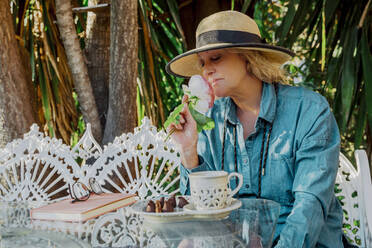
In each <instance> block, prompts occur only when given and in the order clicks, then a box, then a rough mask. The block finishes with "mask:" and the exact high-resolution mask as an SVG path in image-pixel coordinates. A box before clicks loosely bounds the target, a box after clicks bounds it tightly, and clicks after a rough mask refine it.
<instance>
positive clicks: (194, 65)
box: [165, 43, 295, 78]
mask: <svg viewBox="0 0 372 248" xmlns="http://www.w3.org/2000/svg"><path fill="white" fill-rule="evenodd" d="M223 48H236V49H242V50H243V51H244V50H256V51H262V52H266V53H270V54H271V56H275V57H276V58H275V60H276V61H279V62H280V63H282V64H284V63H285V62H286V61H288V60H290V59H291V57H293V56H294V55H295V54H294V53H293V52H292V51H291V50H289V49H286V48H284V47H280V46H273V45H269V44H266V43H235V44H231V43H225V44H224V43H222V44H221V43H219V44H209V45H205V46H203V47H200V48H195V49H192V50H190V51H187V52H185V53H182V54H180V55H178V56H176V57H175V58H173V59H172V60H171V61H169V63H168V64H167V65H166V67H165V70H166V71H167V72H168V73H169V74H171V75H174V76H176V77H183V78H189V77H191V76H192V75H200V74H201V68H200V66H199V58H198V55H197V54H198V53H200V52H205V51H209V50H217V49H223Z"/></svg>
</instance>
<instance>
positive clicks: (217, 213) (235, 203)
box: [183, 199, 242, 219]
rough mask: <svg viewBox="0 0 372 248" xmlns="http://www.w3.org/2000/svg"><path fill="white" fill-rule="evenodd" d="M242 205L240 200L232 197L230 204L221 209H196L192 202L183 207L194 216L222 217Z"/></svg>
mask: <svg viewBox="0 0 372 248" xmlns="http://www.w3.org/2000/svg"><path fill="white" fill-rule="evenodd" d="M241 206H242V202H241V201H239V200H237V199H232V201H231V204H230V205H229V206H226V207H225V208H221V209H211V210H197V209H195V206H194V204H193V203H189V204H187V205H186V206H184V207H183V209H184V211H185V212H189V213H190V214H192V215H193V217H194V218H208V219H224V218H226V217H227V216H229V214H230V212H231V211H233V210H235V209H238V208H240V207H241Z"/></svg>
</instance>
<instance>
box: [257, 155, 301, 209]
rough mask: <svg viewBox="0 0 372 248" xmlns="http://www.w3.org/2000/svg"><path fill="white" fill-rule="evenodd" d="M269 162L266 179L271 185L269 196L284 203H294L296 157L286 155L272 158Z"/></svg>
mask: <svg viewBox="0 0 372 248" xmlns="http://www.w3.org/2000/svg"><path fill="white" fill-rule="evenodd" d="M268 162H269V163H268V164H267V169H266V170H267V173H268V174H267V176H265V177H264V178H265V180H266V181H267V183H268V184H269V185H270V186H268V187H267V188H269V189H270V191H269V192H265V193H267V197H268V198H269V199H272V200H274V201H276V202H279V203H281V204H282V205H292V203H293V202H294V197H293V194H292V187H293V181H294V169H293V168H294V159H293V158H287V157H286V156H283V155H281V156H277V157H276V158H271V159H270V160H269V161H268Z"/></svg>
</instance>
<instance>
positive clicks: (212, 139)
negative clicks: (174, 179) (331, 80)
mask: <svg viewBox="0 0 372 248" xmlns="http://www.w3.org/2000/svg"><path fill="white" fill-rule="evenodd" d="M196 44H197V48H196V49H193V50H190V51H188V52H186V53H184V54H181V55H179V56H177V57H175V58H174V59H173V60H172V61H170V62H169V64H168V65H167V71H168V73H170V74H173V75H176V76H182V77H190V76H192V75H195V74H199V75H202V76H203V77H204V78H205V79H206V80H207V81H208V82H209V83H210V84H211V85H212V88H213V91H214V93H215V95H216V96H217V97H219V99H218V100H216V101H215V104H214V106H213V108H212V109H211V110H210V111H209V112H208V115H209V116H210V117H211V118H213V119H214V121H215V128H214V129H213V130H209V131H203V132H201V133H200V134H198V133H197V129H196V122H195V121H194V120H193V118H192V116H191V114H190V112H189V110H188V108H187V97H184V99H183V102H184V103H186V105H185V108H184V109H183V111H182V113H181V118H180V123H179V124H172V125H171V127H170V128H175V129H176V131H175V132H174V133H173V135H172V138H173V140H175V142H177V143H178V144H179V147H180V150H181V160H182V166H181V182H180V187H181V192H182V193H183V194H187V193H188V192H189V181H188V175H189V173H191V172H195V171H204V170H225V171H228V172H232V171H237V172H239V173H241V174H242V175H243V177H244V180H243V181H244V182H243V187H242V188H241V189H240V191H239V195H238V197H252V198H266V199H271V200H274V201H276V202H279V203H280V204H281V213H280V218H279V221H278V225H277V227H276V232H275V236H274V240H275V245H276V246H275V247H315V246H316V247H343V244H342V230H341V228H342V209H341V207H340V204H339V202H338V200H337V199H336V197H335V195H334V191H333V190H334V183H335V178H336V173H337V168H338V155H339V144H340V136H339V131H338V127H337V124H336V121H335V119H334V117H333V114H332V112H331V110H330V107H329V105H328V103H327V101H326V100H325V99H324V97H322V96H320V95H319V94H317V93H314V92H312V91H309V90H306V89H304V88H302V87H293V86H289V85H285V76H284V72H283V71H282V69H281V65H282V64H283V63H284V62H286V61H287V60H288V59H290V57H291V56H293V53H292V52H291V51H289V50H287V49H285V48H282V47H278V46H273V45H269V44H266V43H265V42H263V41H262V40H261V38H260V32H259V29H258V27H257V24H256V23H255V22H254V20H252V19H251V18H249V17H248V16H246V15H244V14H242V13H240V12H235V11H223V12H219V13H216V14H213V15H211V16H209V17H207V18H205V19H204V20H202V21H201V22H200V24H199V26H198V28H197V31H196ZM234 183H235V182H233V181H232V182H231V185H232V187H234Z"/></svg>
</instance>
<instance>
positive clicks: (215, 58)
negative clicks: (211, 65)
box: [211, 55, 221, 61]
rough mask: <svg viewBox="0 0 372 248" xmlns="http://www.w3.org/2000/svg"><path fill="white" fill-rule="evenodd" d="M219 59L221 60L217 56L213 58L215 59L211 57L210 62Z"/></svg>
mask: <svg viewBox="0 0 372 248" xmlns="http://www.w3.org/2000/svg"><path fill="white" fill-rule="evenodd" d="M220 58H221V56H220V55H218V56H215V57H211V60H212V61H217V60H219V59H220Z"/></svg>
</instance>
